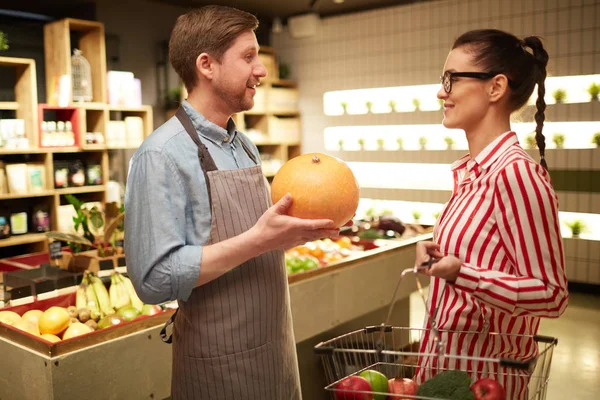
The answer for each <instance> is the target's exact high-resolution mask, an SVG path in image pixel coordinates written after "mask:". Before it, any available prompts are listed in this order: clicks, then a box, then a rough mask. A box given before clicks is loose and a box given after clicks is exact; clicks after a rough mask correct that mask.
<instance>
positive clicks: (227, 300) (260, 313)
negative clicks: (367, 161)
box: [125, 6, 338, 400]
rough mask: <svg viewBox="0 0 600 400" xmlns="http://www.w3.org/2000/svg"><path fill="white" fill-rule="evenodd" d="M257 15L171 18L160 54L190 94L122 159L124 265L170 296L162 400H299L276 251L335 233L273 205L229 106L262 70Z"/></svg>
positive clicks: (227, 11)
mask: <svg viewBox="0 0 600 400" xmlns="http://www.w3.org/2000/svg"><path fill="white" fill-rule="evenodd" d="M257 26H258V21H257V19H256V18H255V17H254V16H253V15H251V14H248V13H246V12H242V11H239V10H236V9H233V8H229V7H222V6H206V7H203V8H200V9H197V10H194V11H191V12H189V13H188V14H185V15H183V16H180V17H179V18H178V20H177V23H176V25H175V27H174V29H173V32H172V35H171V39H170V43H169V58H170V60H171V63H172V65H173V67H174V69H175V70H176V71H177V73H178V74H179V76H180V77H181V79H182V80H183V82H184V83H185V85H186V88H187V90H188V92H189V96H188V99H187V101H184V102H183V104H182V106H181V107H180V109H179V110H178V112H177V114H176V116H175V117H173V118H171V119H170V120H168V121H167V122H166V123H165V124H164V125H162V126H161V127H159V128H158V129H157V130H156V131H155V132H154V133H153V134H152V135H151V136H150V137H148V138H147V139H146V140H145V142H144V143H143V144H142V146H141V147H140V148H139V150H138V151H137V152H136V153H135V155H134V156H133V158H132V161H131V164H130V165H131V166H130V172H129V177H128V184H127V192H126V196H125V206H126V210H127V214H126V219H125V229H126V241H125V243H126V245H125V246H126V254H127V263H128V264H127V266H128V272H129V274H130V275H131V278H132V281H133V283H134V285H135V288H136V290H137V292H138V293H139V296H140V298H141V299H142V300H143V301H144V302H146V303H159V302H164V301H167V300H170V299H177V300H178V301H179V309H178V312H177V318H175V319H174V324H173V325H174V328H173V377H172V389H171V391H172V397H173V399H211V400H212V399H236V400H239V399H261V400H265V399H273V400H280V399H300V398H301V394H300V386H299V375H298V365H297V358H296V352H295V341H294V336H293V331H292V321H291V312H290V305H289V290H288V286H287V276H286V272H285V265H284V264H285V263H284V255H283V249H286V248H290V247H292V246H295V245H298V244H301V243H304V242H306V241H309V240H314V239H317V238H322V237H327V236H332V235H336V234H337V233H338V230H337V229H333V222H332V221H329V220H301V219H297V218H292V217H290V216H288V215H286V211H287V210H288V208H289V206H290V205H291V203H292V199H291V197H290V196H289V194H288V195H287V196H286V197H284V198H283V199H282V200H281V201H279V202H278V203H277V204H275V205H273V206H272V205H271V203H270V196H269V192H268V184H267V183H266V181H265V178H264V176H263V174H262V171H261V168H260V165H259V154H258V150H257V148H256V146H254V145H253V144H252V143H251V142H250V141H249V139H248V138H247V137H246V136H244V135H243V134H242V133H240V132H238V131H237V130H236V127H235V125H234V123H233V121H232V120H231V118H230V117H231V115H232V114H234V113H237V112H240V111H245V110H249V109H251V108H252V106H253V105H254V95H255V93H256V87H257V86H258V85H259V84H260V79H261V78H264V77H265V76H266V70H265V67H264V65H262V63H261V62H260V60H259V58H258V49H259V46H258V43H257V40H256V36H255V34H254V31H255V29H256V28H257Z"/></svg>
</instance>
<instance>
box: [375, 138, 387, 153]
mask: <svg viewBox="0 0 600 400" xmlns="http://www.w3.org/2000/svg"><path fill="white" fill-rule="evenodd" d="M384 145H385V139H383V138H379V139H377V148H378V149H379V150H383V147H384Z"/></svg>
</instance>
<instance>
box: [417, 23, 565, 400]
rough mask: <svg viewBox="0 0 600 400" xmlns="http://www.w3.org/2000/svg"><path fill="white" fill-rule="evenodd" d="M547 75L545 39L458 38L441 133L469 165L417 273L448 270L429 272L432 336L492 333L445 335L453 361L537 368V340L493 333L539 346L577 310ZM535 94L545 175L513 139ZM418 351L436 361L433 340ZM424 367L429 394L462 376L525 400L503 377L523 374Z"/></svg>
mask: <svg viewBox="0 0 600 400" xmlns="http://www.w3.org/2000/svg"><path fill="white" fill-rule="evenodd" d="M547 63H548V53H547V52H546V50H544V47H543V45H542V42H541V41H540V39H539V38H537V37H533V36H530V37H527V38H525V39H523V40H520V39H518V38H517V37H515V36H513V35H511V34H509V33H506V32H502V31H498V30H491V29H486V30H476V31H471V32H467V33H465V34H463V35H462V36H460V37H459V38H458V39H457V40H456V42H455V43H454V45H453V47H452V51H450V53H449V55H448V58H447V59H446V64H445V65H444V73H443V76H442V87H441V89H440V91H439V92H438V98H439V99H441V100H443V101H444V121H443V124H444V126H445V127H447V128H455V129H463V130H464V131H465V134H466V136H467V141H468V143H469V154H467V155H466V156H464V157H462V158H460V159H459V160H457V161H456V162H455V163H454V164H452V171H453V176H454V190H453V193H452V197H451V198H450V200H449V202H448V203H447V204H446V206H445V208H444V210H443V212H442V214H441V215H440V218H439V219H438V221H437V223H436V226H435V228H434V240H433V242H421V243H419V244H418V245H417V258H416V261H417V263H418V264H420V263H422V262H425V261H427V260H429V259H430V258H435V259H439V261H438V262H437V263H435V264H433V265H432V267H431V268H430V269H429V270H427V274H428V275H430V276H431V277H432V280H431V285H430V289H429V299H428V302H427V309H428V312H429V314H430V316H431V319H429V318H426V321H425V326H426V327H427V328H432V327H435V328H437V329H439V330H442V331H444V330H449V331H478V332H483V333H484V334H482V335H470V334H458V333H452V332H443V333H442V334H441V341H442V350H444V351H445V352H446V353H448V354H461V355H465V356H476V357H491V358H501V357H503V358H512V359H520V360H527V359H530V358H531V357H533V356H535V355H536V354H537V347H536V345H535V343H534V342H533V341H532V340H525V339H523V338H522V337H518V336H513V337H510V338H508V339H507V338H506V337H505V338H504V339H503V338H501V337H493V338H490V337H488V336H487V335H486V334H485V333H486V332H488V331H489V332H500V333H509V334H516V335H533V334H535V333H536V332H537V330H538V326H539V322H540V317H549V318H556V317H558V316H560V315H561V314H562V313H563V312H564V310H565V308H566V307H567V302H568V293H567V279H566V276H565V272H564V255H563V244H562V238H561V236H560V228H559V221H558V201H557V197H556V194H555V192H554V189H553V188H552V184H551V181H550V175H549V174H548V171H547V169H548V168H547V165H546V161H545V160H544V149H545V139H544V135H543V134H542V127H543V122H544V110H545V108H546V104H545V102H544V93H545V87H544V81H545V78H546V65H547ZM536 84H537V87H538V100H537V103H536V106H537V112H536V114H535V121H536V136H535V137H536V142H537V145H538V147H539V150H540V156H541V160H540V163H539V164H538V163H537V162H536V161H534V160H533V159H532V158H531V157H530V156H529V155H528V154H527V153H526V152H525V151H524V150H523V149H522V148H521V146H520V145H519V142H518V139H517V136H516V134H515V133H514V132H512V131H511V128H510V115H511V113H512V112H514V111H516V110H518V109H520V108H521V107H522V106H523V105H524V104H525V103H526V102H527V100H528V99H529V98H530V96H531V94H532V92H533V90H534V87H535V85H536ZM432 323H433V324H434V326H433V325H432ZM420 351H421V352H422V353H434V352H435V351H436V341H435V337H434V335H433V333H432V331H431V330H427V331H426V333H425V334H424V336H423V338H422V342H421V349H420ZM442 360H443V361H442ZM442 364H443V365H442ZM419 365H420V368H419V370H418V372H417V376H416V379H417V381H418V382H419V383H421V382H423V381H425V380H427V379H429V378H430V377H432V376H433V375H435V374H436V373H437V372H438V371H439V370H438V368H450V369H462V370H467V371H472V379H473V380H475V379H478V378H479V377H481V376H486V374H487V373H491V374H492V375H491V376H492V378H494V379H497V380H498V381H500V383H501V384H502V385H503V386H504V388H505V390H506V392H507V393H506V394H507V398H508V399H516V398H522V397H524V396H525V395H526V390H527V389H526V386H527V380H526V379H524V378H521V379H516V378H514V377H512V378H511V377H510V376H508V377H507V376H506V375H505V374H503V373H504V372H508V373H511V372H514V370H513V371H511V370H505V371H498V368H497V365H496V366H491V365H490V364H488V365H486V366H484V364H482V363H475V362H467V361H465V360H460V361H458V360H456V359H447V358H446V359H440V358H437V357H422V358H421V360H420V361H419ZM498 372H500V375H496V374H498Z"/></svg>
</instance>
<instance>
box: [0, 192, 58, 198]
mask: <svg viewBox="0 0 600 400" xmlns="http://www.w3.org/2000/svg"><path fill="white" fill-rule="evenodd" d="M53 195H54V190H44V191H43V192H37V193H24V194H21V193H16V194H0V200H12V199H29V198H33V197H47V196H53Z"/></svg>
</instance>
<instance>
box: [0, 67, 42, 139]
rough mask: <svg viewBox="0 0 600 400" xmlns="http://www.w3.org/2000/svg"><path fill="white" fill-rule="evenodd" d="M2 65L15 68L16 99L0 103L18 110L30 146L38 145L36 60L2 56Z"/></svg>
mask: <svg viewBox="0 0 600 400" xmlns="http://www.w3.org/2000/svg"><path fill="white" fill-rule="evenodd" d="M0 66H2V67H12V68H14V69H15V75H16V85H15V101H14V102H3V103H0V104H2V105H3V106H2V107H4V106H5V107H7V108H4V109H9V110H16V117H17V119H22V120H24V121H25V132H26V134H27V139H28V140H29V146H30V147H33V146H35V145H37V143H36V140H35V139H36V138H37V134H36V132H37V131H38V114H37V84H36V79H35V77H36V72H35V71H36V70H35V60H33V59H30V58H16V57H0ZM2 107H0V108H2Z"/></svg>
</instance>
